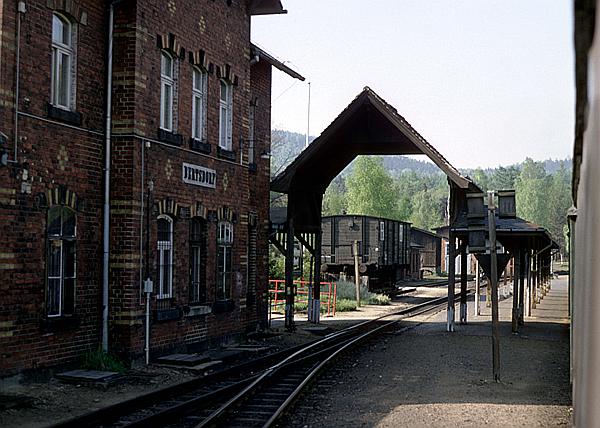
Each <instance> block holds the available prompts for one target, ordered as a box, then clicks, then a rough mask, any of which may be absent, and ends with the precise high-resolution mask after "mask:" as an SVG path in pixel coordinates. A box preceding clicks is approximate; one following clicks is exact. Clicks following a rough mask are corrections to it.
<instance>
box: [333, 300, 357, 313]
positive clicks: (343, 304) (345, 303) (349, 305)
mask: <svg viewBox="0 0 600 428" xmlns="http://www.w3.org/2000/svg"><path fill="white" fill-rule="evenodd" d="M336 310H337V312H350V311H355V310H356V300H350V299H339V300H338V301H337V307H336Z"/></svg>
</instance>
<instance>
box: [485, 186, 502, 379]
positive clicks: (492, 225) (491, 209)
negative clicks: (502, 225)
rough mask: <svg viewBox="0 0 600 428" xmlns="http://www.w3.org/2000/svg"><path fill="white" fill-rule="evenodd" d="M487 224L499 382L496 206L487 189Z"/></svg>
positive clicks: (493, 334) (495, 360)
mask: <svg viewBox="0 0 600 428" xmlns="http://www.w3.org/2000/svg"><path fill="white" fill-rule="evenodd" d="M488 225H489V233H490V265H491V269H490V270H491V272H490V284H491V292H492V354H493V373H494V381H495V382H500V331H499V330H500V325H499V321H498V258H497V254H496V206H495V203H494V192H493V191H488Z"/></svg>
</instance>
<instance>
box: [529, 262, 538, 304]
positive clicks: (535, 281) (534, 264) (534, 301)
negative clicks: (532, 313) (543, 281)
mask: <svg viewBox="0 0 600 428" xmlns="http://www.w3.org/2000/svg"><path fill="white" fill-rule="evenodd" d="M531 265H532V267H533V273H532V278H531V279H532V281H533V284H532V286H531V309H535V308H536V307H537V298H538V290H537V288H538V275H537V274H538V258H537V256H533V261H532V264H531Z"/></svg>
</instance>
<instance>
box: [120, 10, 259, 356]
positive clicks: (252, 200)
mask: <svg viewBox="0 0 600 428" xmlns="http://www.w3.org/2000/svg"><path fill="white" fill-rule="evenodd" d="M245 7H246V3H245V2H233V4H232V5H231V6H228V5H227V2H226V1H212V0H204V1H187V2H177V3H176V4H175V8H174V7H173V5H172V4H171V5H169V3H168V2H162V1H153V2H143V3H142V2H138V3H137V6H136V9H135V13H134V11H133V9H129V6H125V5H123V6H120V9H119V11H118V20H117V25H118V27H119V29H118V30H117V31H118V32H119V33H121V34H122V35H119V36H118V39H119V46H118V47H116V48H115V52H116V55H117V56H118V59H117V60H116V61H117V63H118V64H119V65H118V68H117V67H116V68H115V75H118V76H119V79H122V81H123V83H122V86H120V87H121V88H122V89H123V90H122V91H121V93H119V94H118V95H117V97H115V101H116V103H118V107H117V106H115V108H114V112H115V129H116V130H117V132H119V133H120V134H122V135H123V138H119V139H118V141H120V143H119V144H118V148H117V149H115V156H114V157H113V171H115V182H114V186H113V189H112V197H113V198H118V199H119V200H129V199H132V200H134V201H135V204H139V201H140V198H141V195H142V193H141V192H142V184H141V179H142V157H141V152H142V141H144V138H146V139H147V141H149V142H150V144H149V147H147V148H145V149H144V150H145V156H144V165H145V169H144V172H143V173H144V191H145V192H146V191H147V189H148V183H149V181H150V180H151V181H152V183H153V189H154V190H153V192H152V198H153V205H152V209H153V211H152V214H151V219H150V220H151V221H150V256H149V258H148V259H147V260H146V256H145V252H144V254H143V255H142V259H141V264H142V266H143V267H144V268H145V266H146V265H145V263H148V266H149V269H150V276H151V278H152V279H153V280H154V281H155V282H156V281H157V279H156V273H157V266H156V264H157V254H156V225H157V223H156V220H157V215H158V213H157V212H156V203H157V202H158V201H162V200H166V199H169V200H171V201H173V203H177V204H178V206H180V207H184V208H187V207H190V206H192V205H194V204H196V203H197V202H200V203H201V204H202V205H203V206H204V207H206V208H207V209H208V211H209V212H216V211H217V210H218V209H219V208H220V207H223V206H226V207H228V208H230V209H231V210H232V211H233V212H234V213H235V214H236V216H237V222H236V224H235V225H234V245H233V271H234V276H235V274H239V275H240V277H241V283H240V284H237V285H236V281H235V280H234V281H233V283H234V285H233V287H232V300H233V304H234V309H233V310H232V311H231V312H226V313H222V314H214V313H210V314H208V315H203V316H196V317H189V316H187V315H185V314H184V312H185V311H186V310H187V307H189V306H190V302H189V272H190V246H189V235H190V221H191V220H190V219H189V218H187V217H185V218H182V217H181V216H180V215H179V214H180V213H179V212H176V213H174V214H175V215H174V232H175V236H174V264H175V266H174V275H173V299H172V301H171V302H170V305H171V306H170V307H172V308H178V309H180V311H181V313H182V314H184V315H182V316H181V317H180V318H179V319H177V320H171V321H162V322H157V321H155V320H154V316H155V312H154V309H155V307H156V305H155V303H154V302H153V322H152V328H151V350H152V353H153V354H156V353H160V352H166V351H167V350H169V349H176V348H179V349H181V348H184V347H185V346H186V345H188V344H192V343H196V342H200V343H207V342H210V341H215V340H217V341H218V340H227V339H228V338H229V337H231V336H234V335H237V334H240V333H243V332H244V331H245V330H246V329H253V328H255V326H256V324H257V323H258V321H259V318H260V317H263V318H264V316H265V315H266V306H265V303H264V302H265V301H266V295H265V292H266V289H267V262H268V260H267V254H268V252H267V238H268V236H267V228H268V186H269V169H268V168H269V162H268V160H266V159H261V158H260V154H261V153H262V152H267V151H268V150H269V147H270V86H271V80H270V79H271V67H270V66H269V65H268V64H267V63H264V62H263V63H259V64H257V65H256V66H254V67H252V74H251V71H250V68H251V67H250V63H249V59H250V51H249V48H250V40H249V29H250V27H249V17H248V16H247V15H246V11H245ZM134 17H135V18H134ZM134 19H135V21H134ZM134 30H135V31H134ZM169 34H172V35H173V36H174V40H175V41H176V42H177V44H178V45H179V46H180V48H182V49H183V50H184V52H185V54H184V55H183V56H181V57H179V58H178V59H177V60H176V69H177V83H176V85H177V93H176V99H175V101H174V104H175V105H176V106H177V108H176V114H175V115H174V118H175V124H174V132H176V133H179V134H181V135H182V136H183V145H182V146H181V147H175V146H172V145H169V144H167V143H164V142H158V141H157V140H158V138H159V136H158V127H159V118H160V111H159V106H160V54H161V50H160V48H159V47H158V46H157V38H158V37H160V36H161V35H169ZM134 38H135V40H134ZM198 50H203V51H204V52H205V53H206V57H207V60H208V64H209V69H210V70H211V72H210V73H209V75H208V95H207V102H208V106H207V142H208V143H209V144H210V146H211V152H210V154H208V155H207V154H201V153H198V152H194V151H192V150H190V146H189V139H190V136H191V121H192V119H191V113H192V105H191V102H192V70H193V66H192V64H191V63H190V61H189V52H195V51H198ZM180 52H181V51H180V50H178V53H180ZM226 65H229V66H230V67H231V71H232V73H233V74H235V75H236V76H237V79H236V80H237V85H235V86H234V89H233V139H232V140H233V151H234V152H235V159H234V160H233V161H231V160H226V159H223V158H220V157H219V155H218V153H217V146H218V135H219V134H218V124H219V111H218V107H219V78H218V76H217V73H216V69H217V67H222V68H224V67H225V66H226ZM120 85H121V84H120ZM251 95H253V96H254V97H259V98H260V102H259V106H260V107H259V108H258V109H257V112H256V127H255V135H256V136H257V137H256V138H257V139H259V140H260V142H259V143H258V146H257V147H256V149H255V163H256V164H257V169H256V171H251V170H250V168H249V165H248V152H247V150H248V142H247V141H245V142H243V143H242V142H240V141H241V140H242V139H244V140H247V139H248V133H249V120H248V114H249V109H250V100H251ZM132 100H133V101H132ZM132 118H135V120H134V121H133V120H132ZM131 134H135V135H136V137H132V136H131ZM183 162H187V163H190V164H194V165H199V166H203V167H205V168H210V169H213V170H215V171H216V174H217V186H216V189H209V188H204V187H199V186H194V185H190V184H186V183H183V181H182V178H181V176H182V163H183ZM117 171H119V172H117ZM144 195H145V196H147V193H144ZM144 203H147V202H144ZM250 212H253V213H255V214H257V215H258V219H259V225H258V229H259V231H258V232H259V233H258V248H257V252H258V257H257V272H258V278H257V291H258V293H257V294H259V298H260V299H262V300H261V301H259V302H253V298H255V297H256V296H252V297H251V298H250V299H249V300H247V281H246V278H247V269H248V265H247V260H248V259H247V254H246V253H247V246H248V214H249V213H250ZM146 214H147V212H145V213H144V215H146ZM112 224H113V228H112V230H113V236H112V240H113V243H114V244H115V245H122V244H123V243H126V242H130V244H131V245H130V247H131V248H129V249H128V251H122V248H120V249H119V250H117V249H116V248H114V250H113V253H116V252H117V251H120V252H122V253H127V252H129V251H131V252H132V253H134V254H135V253H137V254H139V244H140V239H141V241H142V244H143V246H144V248H145V243H146V239H147V233H146V230H145V228H146V226H145V220H144V227H143V228H142V230H140V228H139V224H140V211H139V205H135V206H132V207H130V211H129V212H126V210H125V209H124V207H123V206H120V207H119V208H115V209H113V217H112ZM216 229H217V221H216V220H215V219H214V218H213V219H212V220H211V221H209V223H208V240H207V242H208V248H207V252H208V260H207V267H206V283H207V301H208V302H207V306H209V307H210V306H211V305H212V304H213V302H214V301H215V299H216V294H215V293H216V292H215V289H216V260H215V257H216V256H215V255H216V252H217V244H216V239H217V236H216ZM134 247H135V248H134ZM113 256H114V257H116V256H115V255H114V254H113ZM139 261H140V259H139V258H137V259H135V262H131V261H130V263H129V264H127V263H125V260H121V261H120V262H119V263H117V264H116V265H118V268H117V267H112V268H111V272H112V277H111V287H112V294H111V306H112V309H111V315H112V323H111V325H112V330H111V333H112V335H113V339H114V346H116V347H118V349H121V350H122V351H123V352H125V353H127V354H129V355H130V356H132V357H136V356H140V355H141V354H142V352H143V347H144V329H143V319H144V301H143V299H142V298H141V296H140V262H139ZM111 266H113V265H111ZM125 338H129V342H127V343H128V344H127V346H123V344H124V343H126V340H125Z"/></svg>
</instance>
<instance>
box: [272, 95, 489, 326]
mask: <svg viewBox="0 0 600 428" xmlns="http://www.w3.org/2000/svg"><path fill="white" fill-rule="evenodd" d="M419 154H422V155H426V156H428V157H429V158H430V159H431V160H432V161H433V163H435V164H436V165H437V166H438V167H439V168H440V169H441V170H442V171H443V172H444V173H445V174H446V175H447V176H448V183H449V185H450V204H449V208H450V221H451V223H452V221H453V220H454V219H455V218H456V217H457V214H458V213H459V212H460V211H461V210H466V204H467V198H466V195H467V192H469V191H471V192H479V191H480V189H479V188H478V187H477V186H476V185H475V184H474V183H473V182H472V181H471V180H470V179H469V178H467V177H465V176H463V175H462V174H461V173H460V172H459V171H458V170H457V169H456V168H454V167H453V166H452V165H451V164H450V163H449V162H448V161H447V160H446V159H445V158H444V157H443V156H442V155H441V154H440V153H439V152H438V151H437V150H436V149H435V148H434V147H433V146H431V144H429V143H428V142H427V141H426V140H425V138H423V137H422V136H421V135H420V134H419V133H418V132H417V131H416V130H415V129H414V128H413V127H412V126H411V125H410V124H409V123H408V122H407V121H406V119H404V118H403V117H402V116H401V115H400V114H399V113H398V112H397V111H396V109H395V108H394V107H392V106H391V105H389V104H388V103H387V102H385V101H384V100H383V99H382V98H381V97H380V96H379V95H377V94H376V93H375V92H374V91H373V90H372V89H370V88H369V87H365V88H364V89H363V91H362V92H361V93H360V94H359V95H358V96H357V97H356V98H355V99H354V100H353V101H352V102H351V103H350V104H349V105H348V107H346V109H344V110H343V111H342V112H341V113H340V115H339V116H338V117H337V118H336V119H335V120H334V121H333V122H332V123H331V124H330V125H329V126H328V127H327V128H326V129H325V131H323V133H322V134H321V135H320V136H319V137H318V138H316V139H315V140H314V141H313V142H312V144H310V145H309V146H308V147H307V148H306V149H305V150H304V151H303V152H302V153H301V154H300V155H299V156H298V157H297V158H296V159H295V160H294V161H293V162H292V163H291V164H290V165H289V166H288V167H287V168H286V169H285V170H284V171H283V172H282V173H281V174H279V175H278V176H277V177H275V178H274V179H273V181H272V182H271V190H273V191H275V192H280V193H285V194H287V196H288V205H287V211H286V219H285V222H284V223H282V224H280V227H279V230H278V231H276V232H277V233H273V234H272V236H271V241H272V242H273V241H275V242H277V245H276V246H277V247H278V248H279V249H280V250H282V252H283V253H284V254H285V256H286V311H285V313H286V314H285V325H286V328H288V329H289V330H293V329H294V318H293V303H294V296H293V281H292V273H293V248H294V239H295V238H296V239H298V240H299V241H300V242H301V243H302V244H303V245H304V246H305V247H306V248H307V249H308V250H309V252H310V253H311V255H312V256H313V257H314V261H315V262H314V265H313V269H314V270H313V272H314V273H315V274H313V275H312V278H313V284H312V288H311V291H310V293H311V295H309V308H308V315H309V320H310V321H312V322H318V321H319V314H320V303H319V291H320V290H319V283H320V274H319V273H320V270H321V266H320V263H321V203H322V200H323V194H324V192H325V190H326V189H327V186H329V183H330V182H331V181H332V180H333V179H334V178H335V177H336V176H337V175H338V174H339V173H340V172H341V171H342V170H343V169H344V168H345V167H346V166H347V165H348V164H349V163H350V162H352V160H353V159H354V158H355V157H356V156H358V155H419ZM450 306H451V307H450ZM449 311H451V312H452V314H453V311H454V305H449Z"/></svg>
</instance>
